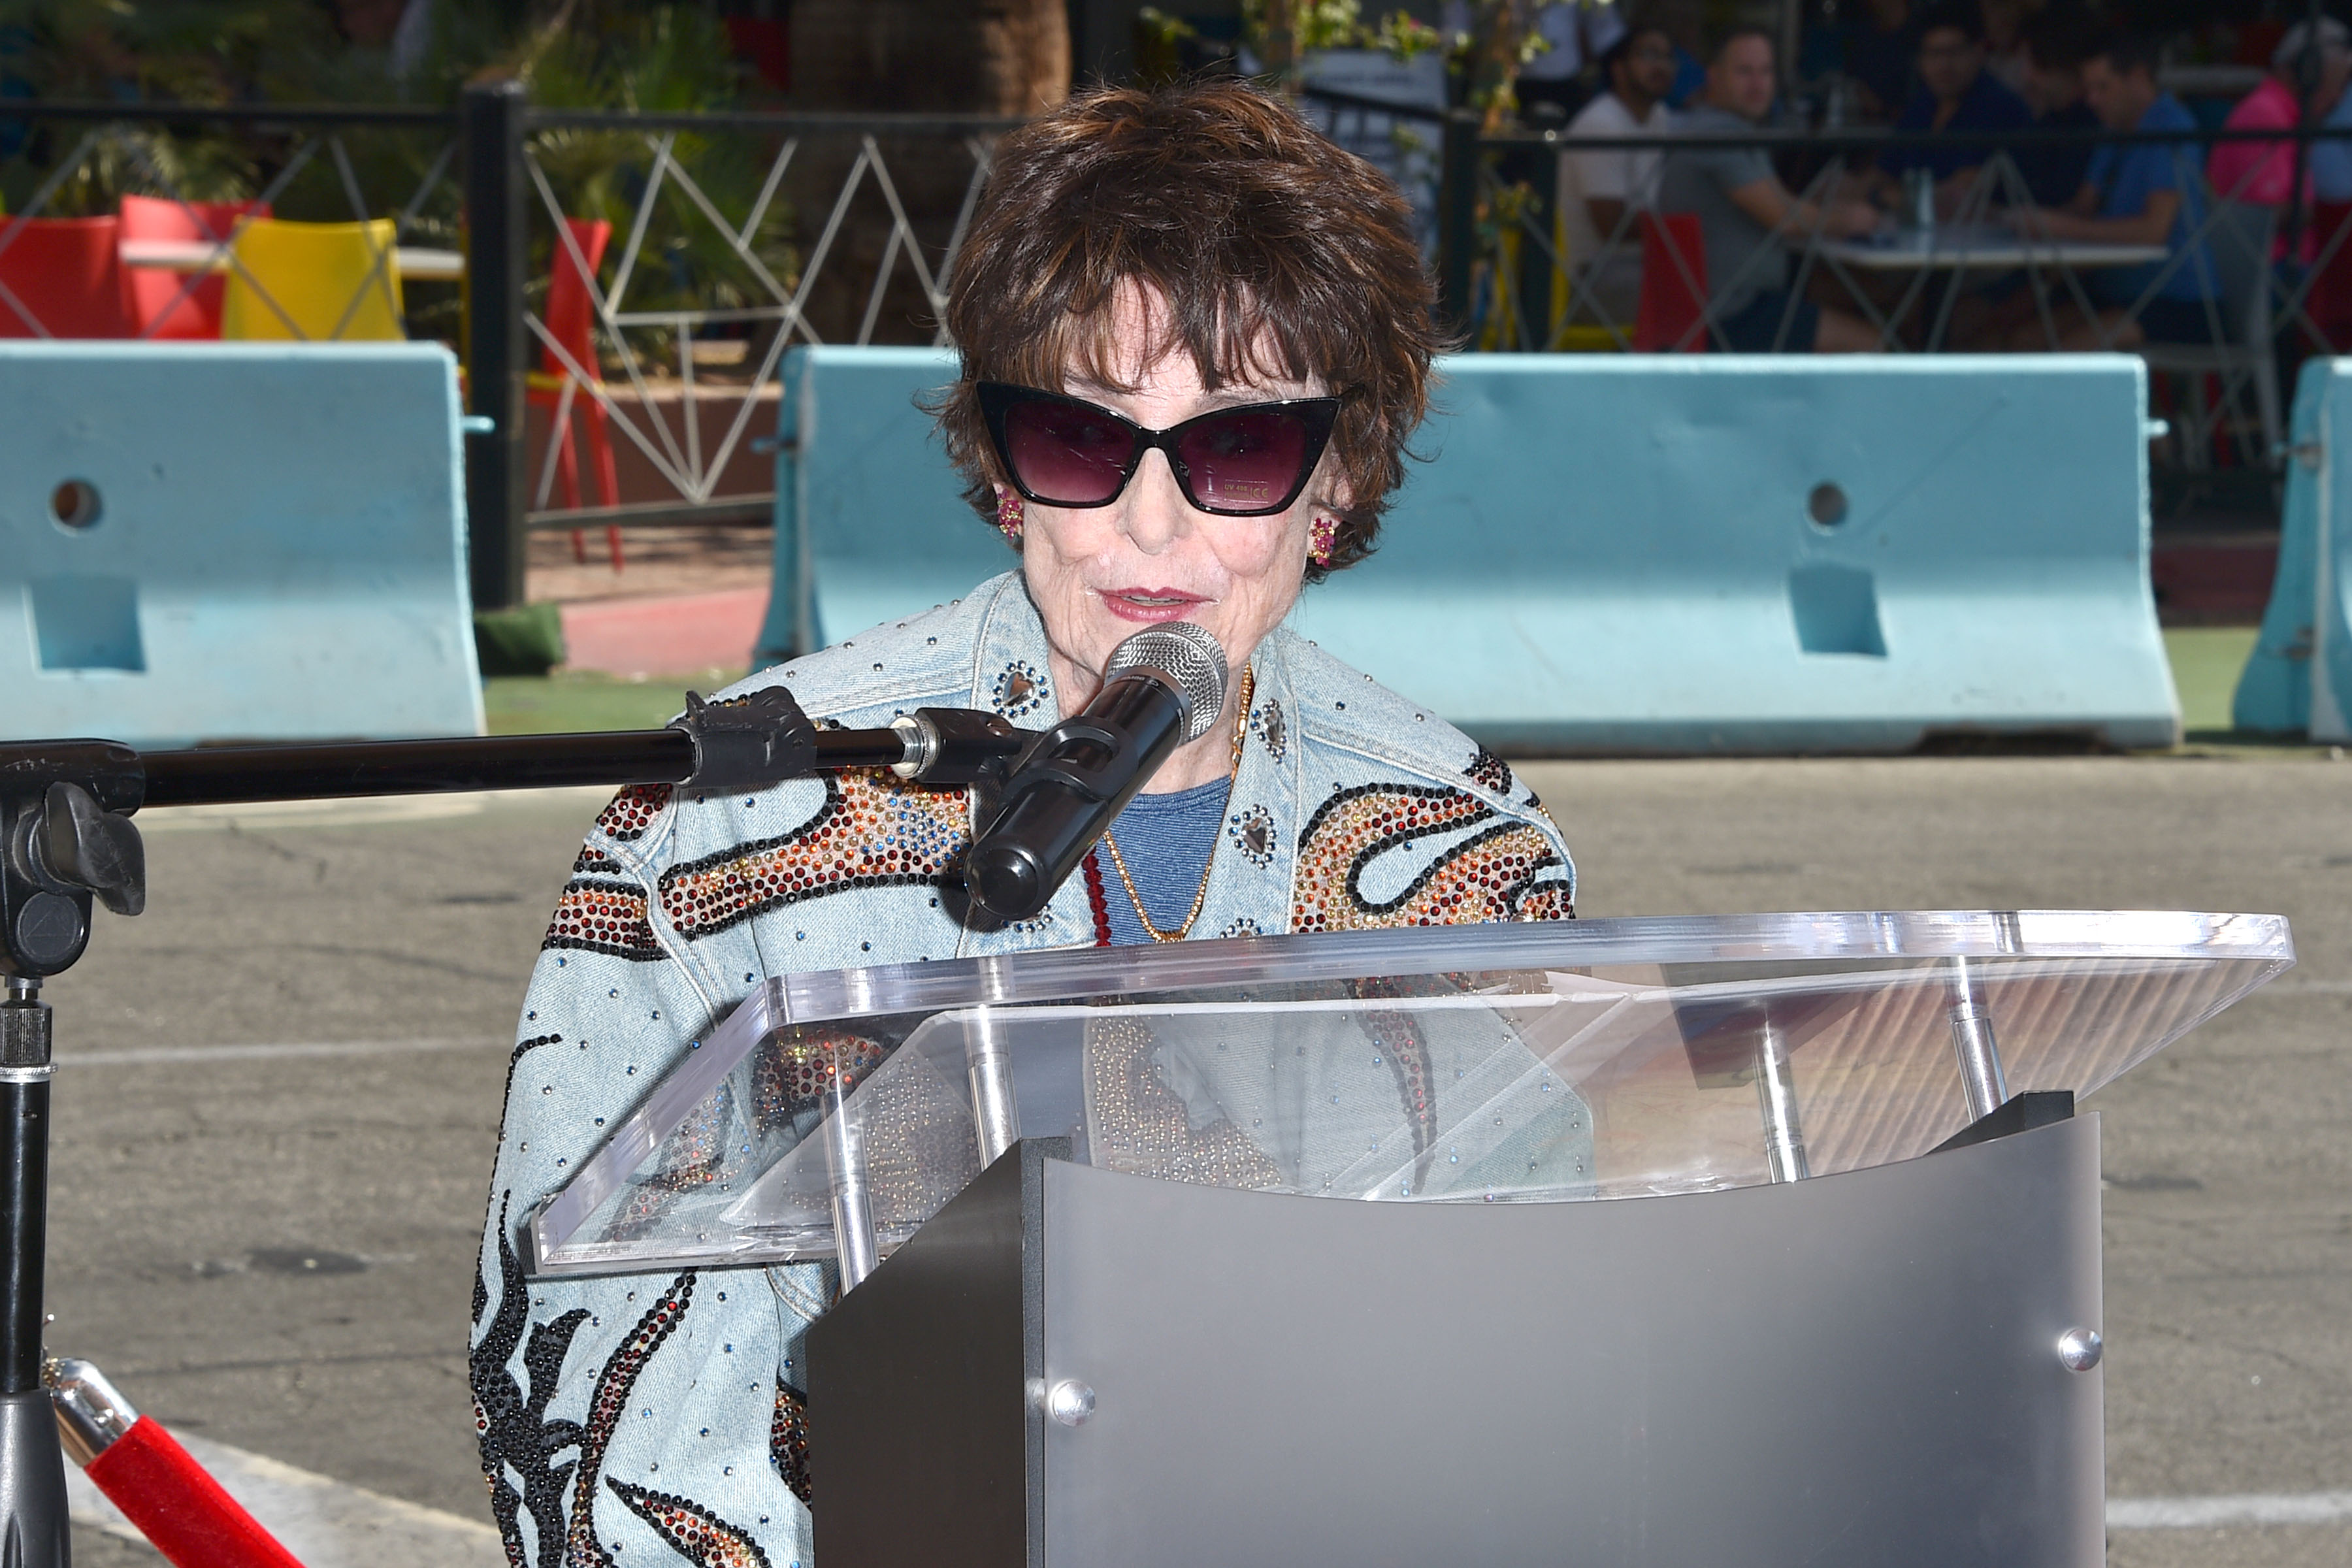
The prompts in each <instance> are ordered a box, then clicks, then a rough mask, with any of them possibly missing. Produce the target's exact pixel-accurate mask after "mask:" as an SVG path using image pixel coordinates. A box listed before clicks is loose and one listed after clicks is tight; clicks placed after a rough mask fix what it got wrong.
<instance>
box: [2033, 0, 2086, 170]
mask: <svg viewBox="0 0 2352 1568" xmlns="http://www.w3.org/2000/svg"><path fill="white" fill-rule="evenodd" d="M2019 41H2020V43H2021V45H2022V47H2023V48H2024V50H2025V61H2026V67H2025V88H2024V97H2025V103H2026V107H2027V108H2029V109H2031V110H2033V123H2034V124H2035V125H2036V126H2038V127H2040V128H2041V129H2042V130H2045V131H2096V130H2097V129H2098V128H2099V113H2098V110H2095V109H2093V108H2092V107H2091V100H2089V99H2087V98H2085V97H2084V96H2083V63H2084V61H2085V60H2087V59H2089V58H2091V51H2092V50H2093V49H2094V48H2095V47H2097V44H2098V41H2099V34H2098V27H2097V24H2096V23H2095V22H2094V21H2093V20H2092V18H2091V15H2090V13H2089V12H2088V11H2086V10H2084V8H2083V7H2082V6H2081V5H2079V4H2075V3H2074V0H2059V3H2058V4H2056V5H2049V6H2045V7H2044V8H2042V10H2039V11H2036V12H2035V13H2033V15H2032V16H2028V17H2027V18H2026V19H2025V25H2024V26H2022V27H2021V28H2020V29H2019ZM2092 151H2093V149H2092V148H2091V147H2090V145H2089V144H2088V143H2078V142H2044V143H2043V144H2042V145H2041V146H2038V147H2020V148H2019V149H2018V150H2017V151H2016V153H2014V154H2013V156H2014V157H2015V158H2016V160H2017V170H2018V173H2019V174H2022V175H2024V176H2025V189H2026V192H2027V194H2028V195H2031V196H2032V198H2033V199H2034V201H2036V202H2037V203H2039V204H2041V205H2043V206H2052V207H2056V206H2064V205H2066V203H2067V202H2068V201H2069V200H2070V199H2072V197H2073V196H2074V193H2075V192H2076V191H2079V190H2081V189H2082V188H2083V180H2084V176H2086V175H2087V174H2090V172H2091V153H2092Z"/></svg>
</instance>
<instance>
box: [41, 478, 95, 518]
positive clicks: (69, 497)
mask: <svg viewBox="0 0 2352 1568" xmlns="http://www.w3.org/2000/svg"><path fill="white" fill-rule="evenodd" d="M101 510H102V509H101V508H100V505H99V500H98V487H97V486H96V485H94V484H91V483H90V482H89V480H88V479H68V480H67V481H66V482H65V483H63V484H61V485H59V486H58V488H57V489H53V490H51V491H50V492H49V515H50V516H51V517H53V518H56V519H57V520H58V522H59V523H61V524H63V525H64V526H65V527H67V528H88V527H89V526H90V524H92V523H94V522H96V521H98V520H99V516H100V511H101Z"/></svg>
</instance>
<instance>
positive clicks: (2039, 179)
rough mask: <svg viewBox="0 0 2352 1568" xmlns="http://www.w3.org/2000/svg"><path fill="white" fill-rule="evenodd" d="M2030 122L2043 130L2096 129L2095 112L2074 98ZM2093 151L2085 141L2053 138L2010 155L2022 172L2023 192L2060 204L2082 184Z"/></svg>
mask: <svg viewBox="0 0 2352 1568" xmlns="http://www.w3.org/2000/svg"><path fill="white" fill-rule="evenodd" d="M2034 124H2036V125H2038V126H2040V127H2042V129H2044V130H2047V131H2096V130H2097V129H2099V116H2098V112H2097V111H2096V110H2094V109H2093V108H2092V107H2091V106H2090V104H2089V103H2088V102H2086V101H2084V100H2082V99H2079V98H2078V99H2076V100H2074V102H2072V103H2070V104H2068V105H2067V106H2066V107H2065V108H2063V109H2061V110H2057V111H2056V112H2054V113H2051V114H2045V115H2043V116H2042V118H2041V119H2039V120H2037V121H2034ZM2094 151H2095V149H2093V148H2092V147H2091V146H2090V145H2089V144H2088V143H2078V144H2074V145H2065V144H2061V143H2055V142H2053V143H2051V144H2049V145H2047V146H2042V147H2020V148H2018V149H2017V151H2016V152H2014V153H2011V157H2013V158H2015V159H2016V160H2017V172H2018V173H2019V174H2022V175H2024V176H2025V189H2026V192H2027V194H2028V195H2031V196H2032V198H2033V199H2034V201H2035V202H2037V203H2039V204H2040V205H2042V206H2045V207H2063V206H2064V205H2066V204H2067V203H2068V202H2071V201H2073V200H2074V193H2075V192H2077V191H2079V190H2081V189H2082V188H2083V179H2084V175H2086V174H2089V173H2090V169H2091V153H2093V152H2094Z"/></svg>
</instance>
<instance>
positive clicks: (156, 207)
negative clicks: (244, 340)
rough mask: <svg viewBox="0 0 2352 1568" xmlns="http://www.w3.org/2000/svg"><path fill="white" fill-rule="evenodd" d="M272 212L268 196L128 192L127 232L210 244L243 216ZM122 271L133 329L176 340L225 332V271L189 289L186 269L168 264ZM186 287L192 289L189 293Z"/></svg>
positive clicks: (124, 201) (125, 203)
mask: <svg viewBox="0 0 2352 1568" xmlns="http://www.w3.org/2000/svg"><path fill="white" fill-rule="evenodd" d="M268 216H272V215H271V213H270V210H269V204H268V202H190V203H188V204H187V205H185V206H183V205H180V204H179V203H178V202H175V201H172V200H169V199H167V198H165V197H163V196H125V197H123V198H122V210H121V217H122V237H123V238H124V239H186V240H198V241H202V242H204V243H206V244H210V243H212V242H213V241H215V240H223V239H226V238H227V237H229V236H230V235H231V234H232V233H233V232H235V230H236V225H237V220H238V219H240V218H244V217H268ZM122 277H123V282H124V289H125V291H126V294H127V297H128V299H129V309H130V311H131V331H132V332H134V333H136V334H137V335H138V336H140V337H142V338H169V339H173V340H192V339H210V338H217V337H219V336H220V323H221V295H222V292H223V290H225V289H226V288H227V287H228V279H227V277H226V275H225V274H219V273H215V274H212V275H210V276H208V277H206V278H205V279H202V280H201V281H199V282H198V283H197V284H196V286H195V287H194V289H187V284H188V279H187V276H186V274H184V273H180V272H174V271H173V270H172V269H171V268H165V267H126V268H123V269H122ZM182 289H187V293H186V294H185V296H183V295H182V293H181V290H182Z"/></svg>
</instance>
